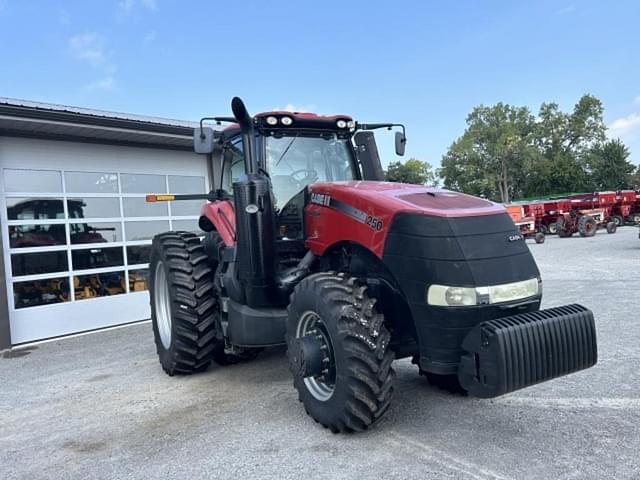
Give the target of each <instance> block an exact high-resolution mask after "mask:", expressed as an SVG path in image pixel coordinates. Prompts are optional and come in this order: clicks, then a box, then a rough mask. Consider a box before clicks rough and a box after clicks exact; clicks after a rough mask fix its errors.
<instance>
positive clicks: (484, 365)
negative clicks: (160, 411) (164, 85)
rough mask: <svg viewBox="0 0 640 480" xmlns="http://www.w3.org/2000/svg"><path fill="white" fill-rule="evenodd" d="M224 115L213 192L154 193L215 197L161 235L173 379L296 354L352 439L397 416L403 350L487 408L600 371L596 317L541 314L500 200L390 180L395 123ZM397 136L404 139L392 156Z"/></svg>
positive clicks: (307, 380) (162, 296)
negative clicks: (389, 133) (385, 156)
mask: <svg viewBox="0 0 640 480" xmlns="http://www.w3.org/2000/svg"><path fill="white" fill-rule="evenodd" d="M232 110H233V113H234V117H231V118H229V117H222V118H218V120H220V121H230V122H232V124H231V126H229V127H227V128H226V129H224V130H223V131H222V132H214V131H213V130H212V129H211V128H207V127H202V125H201V127H200V128H198V129H196V130H195V132H194V146H195V149H196V151H197V152H198V153H202V154H207V155H208V156H209V159H210V161H211V170H212V172H213V173H212V178H213V183H214V188H213V190H212V192H210V193H209V194H207V195H171V194H169V195H149V196H148V200H149V201H159V200H167V201H172V200H193V199H196V198H200V199H202V200H203V201H207V203H206V204H205V205H204V206H203V208H202V211H201V218H200V223H199V224H200V227H201V228H202V229H203V230H204V233H203V235H204V240H203V241H201V240H200V238H199V237H198V236H197V235H195V234H193V233H188V232H166V233H162V234H159V235H157V236H156V237H155V238H154V239H153V246H152V251H151V262H150V294H151V317H152V325H153V332H154V338H155V343H156V347H157V352H158V356H159V359H160V363H161V365H162V368H163V369H164V370H165V372H166V373H168V374H169V375H174V374H189V373H195V372H200V371H202V370H204V369H206V368H207V367H208V366H209V364H210V363H211V362H212V361H214V360H215V361H216V362H218V363H221V364H225V363H229V362H230V361H233V359H234V358H235V359H237V358H243V357H244V358H247V357H251V356H252V353H253V354H255V352H256V351H258V350H259V349H260V348H263V347H265V346H270V345H278V344H280V345H281V344H286V345H287V357H288V362H289V369H290V371H291V374H292V376H293V381H294V386H295V388H296V389H297V391H298V395H299V398H300V400H301V401H302V403H303V405H304V409H305V411H306V412H307V413H308V414H309V415H310V416H311V417H313V418H314V419H315V420H316V421H317V422H319V423H321V424H322V425H324V426H325V427H327V428H329V429H331V431H333V432H344V431H354V430H355V431H359V430H364V429H366V428H367V427H368V426H369V425H371V424H372V423H374V422H375V421H376V420H378V419H380V418H381V417H382V415H383V414H384V412H385V411H386V410H387V408H388V407H389V404H390V402H391V397H392V393H393V390H394V376H395V374H394V370H393V367H392V362H393V360H394V359H395V358H406V357H413V359H414V362H415V363H416V364H417V365H418V366H419V369H420V371H421V372H423V373H424V374H425V375H426V376H427V379H428V380H429V381H430V382H432V383H433V384H435V385H439V386H441V387H443V388H447V389H451V390H456V391H459V392H460V391H464V392H468V393H469V394H470V395H474V396H478V397H482V398H490V397H495V396H498V395H502V394H504V393H507V392H510V391H514V390H517V389H520V388H524V387H526V386H529V385H533V384H535V383H539V382H542V381H546V380H549V379H551V378H554V377H558V376H561V375H565V374H569V373H572V372H575V371H577V370H581V369H583V368H587V367H590V366H591V365H593V364H595V362H596V356H597V348H596V337H595V333H596V332H595V324H594V320H593V315H592V313H591V312H590V311H589V310H588V309H586V308H585V307H582V306H579V305H567V306H563V307H557V308H552V309H548V310H539V308H540V301H541V297H542V287H541V280H540V273H539V271H538V268H537V266H536V264H535V261H534V258H533V256H532V255H531V252H530V251H529V248H528V247H527V246H526V244H525V243H524V241H523V238H522V236H521V235H520V234H519V233H518V231H517V230H516V229H515V228H514V224H513V222H512V221H511V219H510V217H509V215H507V213H506V211H505V209H504V207H503V206H501V205H498V204H495V203H492V202H490V201H487V200H485V199H481V198H476V197H472V196H469V195H464V194H461V193H457V192H451V191H447V190H443V189H440V188H435V187H425V186H421V185H407V184H398V183H387V182H384V181H383V178H384V177H383V173H382V169H381V166H380V159H379V157H378V153H377V148H376V144H375V139H374V136H373V133H372V132H371V130H374V129H376V128H391V127H393V126H395V125H394V124H370V123H369V124H362V123H358V122H355V121H354V120H352V119H351V118H350V117H348V116H346V115H337V116H330V117H329V116H319V115H313V114H305V113H291V112H268V113H263V114H258V115H256V116H254V117H252V116H250V115H249V113H248V112H247V110H246V108H245V106H244V104H243V102H242V101H241V100H240V99H239V98H234V99H233V102H232ZM214 120H216V119H214ZM403 130H404V128H403ZM404 143H405V136H404V132H397V134H396V152H397V153H398V154H400V155H401V154H402V153H403V152H404ZM212 386H213V388H215V382H213V384H212Z"/></svg>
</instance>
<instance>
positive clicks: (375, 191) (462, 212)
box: [305, 181, 515, 257]
mask: <svg viewBox="0 0 640 480" xmlns="http://www.w3.org/2000/svg"><path fill="white" fill-rule="evenodd" d="M305 210H306V214H305V232H306V240H307V246H308V248H310V249H311V250H312V251H313V253H315V254H316V255H322V254H323V252H324V251H325V250H326V248H328V247H329V246H331V245H335V244H336V243H338V242H341V241H351V242H356V243H358V244H360V245H362V246H364V247H365V248H367V249H369V250H370V251H371V252H373V253H374V254H375V255H378V256H379V257H382V253H383V248H384V243H385V240H386V237H387V233H388V232H389V227H390V226H391V225H392V223H393V222H394V220H395V219H396V218H397V217H399V216H406V215H409V216H412V217H423V218H425V219H426V218H431V219H434V220H436V219H440V221H441V222H444V223H449V220H455V219H465V218H470V219H473V218H484V217H487V216H489V217H493V216H501V215H505V216H507V217H508V215H507V214H506V210H505V208H504V207H503V206H502V205H499V204H497V203H493V202H490V201H488V200H485V199H482V198H477V197H472V196H470V195H465V194H464V193H457V192H451V191H448V190H444V189H441V188H436V187H425V186H419V185H408V184H404V183H391V182H370V181H349V182H328V183H314V184H312V185H310V186H309V201H308V203H307V206H306V209H305ZM510 224H511V227H510V228H511V230H513V229H514V228H515V227H514V226H513V222H510ZM511 233H513V232H511Z"/></svg>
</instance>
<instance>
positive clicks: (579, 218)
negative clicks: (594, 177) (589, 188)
mask: <svg viewBox="0 0 640 480" xmlns="http://www.w3.org/2000/svg"><path fill="white" fill-rule="evenodd" d="M567 200H568V201H570V202H571V210H568V211H565V212H564V213H563V214H562V215H560V216H558V220H557V221H556V231H557V233H558V236H559V237H565V238H566V237H570V236H571V235H573V234H574V233H576V232H577V233H579V234H580V236H581V237H592V236H594V235H595V234H596V231H597V230H598V228H606V230H607V233H615V232H616V229H617V228H618V224H617V222H616V221H614V220H613V218H612V215H611V213H612V210H613V207H614V205H615V204H616V193H615V192H596V193H585V194H578V195H572V196H570V197H569V198H568V199H567Z"/></svg>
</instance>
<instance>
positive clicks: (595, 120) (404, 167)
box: [387, 95, 640, 203]
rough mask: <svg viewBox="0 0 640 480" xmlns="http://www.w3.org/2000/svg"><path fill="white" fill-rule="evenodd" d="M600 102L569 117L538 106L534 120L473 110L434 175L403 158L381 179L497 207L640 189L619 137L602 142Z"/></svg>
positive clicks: (639, 173) (509, 111)
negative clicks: (440, 187) (435, 187)
mask: <svg viewBox="0 0 640 480" xmlns="http://www.w3.org/2000/svg"><path fill="white" fill-rule="evenodd" d="M603 110H604V109H603V106H602V102H601V101H600V100H599V99H597V98H596V97H594V96H592V95H583V96H582V98H580V100H579V101H578V103H576V105H575V107H574V109H573V111H572V112H563V111H561V110H560V108H559V106H558V104H556V103H543V104H542V105H541V106H540V109H539V111H538V114H537V115H533V114H532V113H531V111H530V110H529V108H528V107H518V106H513V105H509V104H505V103H502V102H501V103H498V104H496V105H493V106H483V105H480V106H477V107H475V108H474V109H473V110H472V112H471V113H470V114H469V115H468V116H467V122H466V123H467V126H466V128H465V131H464V133H463V134H462V135H461V136H460V137H459V138H458V139H457V140H455V141H454V142H453V143H452V144H451V146H450V147H449V149H448V151H447V152H446V153H445V154H444V156H443V158H442V166H441V168H440V169H438V170H437V171H435V172H434V169H433V167H432V166H431V165H430V164H429V163H428V162H424V161H421V160H417V159H413V158H412V159H410V160H408V161H407V162H405V163H402V162H396V163H392V164H390V165H389V168H388V170H387V179H388V180H389V181H404V182H408V183H419V184H429V183H436V181H438V180H441V181H442V183H443V184H444V186H445V187H446V188H450V189H452V190H458V191H462V192H465V193H469V194H472V195H479V196H484V197H487V198H490V199H493V200H496V201H501V202H505V203H506V202H509V201H512V200H517V199H523V198H529V197H539V196H547V195H554V194H561V193H568V192H585V191H596V190H621V189H627V188H640V167H636V166H634V165H633V164H632V163H631V162H630V161H629V150H628V149H627V147H626V146H625V145H624V143H623V142H622V141H621V140H619V139H607V137H606V126H605V124H604V120H603Z"/></svg>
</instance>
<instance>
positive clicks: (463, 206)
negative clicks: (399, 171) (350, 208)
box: [309, 181, 505, 217]
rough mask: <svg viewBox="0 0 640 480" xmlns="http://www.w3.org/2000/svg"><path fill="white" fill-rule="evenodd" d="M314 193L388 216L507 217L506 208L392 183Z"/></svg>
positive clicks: (318, 188) (325, 186)
mask: <svg viewBox="0 0 640 480" xmlns="http://www.w3.org/2000/svg"><path fill="white" fill-rule="evenodd" d="M309 190H310V191H311V192H312V193H323V194H327V195H331V196H334V197H336V198H339V199H340V200H342V201H345V202H349V199H353V200H354V201H355V203H357V204H360V205H361V204H362V202H364V203H365V204H367V205H371V206H372V207H373V206H375V210H379V209H382V210H384V211H385V213H388V214H396V213H400V212H413V213H421V214H424V215H434V216H438V217H472V216H479V215H493V214H497V213H503V212H504V211H505V209H504V207H503V206H502V205H500V204H497V203H493V202H490V201H489V200H485V199H482V198H478V197H473V196H471V195H466V194H464V193H459V192H452V191H449V190H444V189H442V188H438V187H425V186H422V185H410V184H407V183H392V182H369V181H350V182H328V183H315V184H313V185H311V186H310V187H309Z"/></svg>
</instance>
